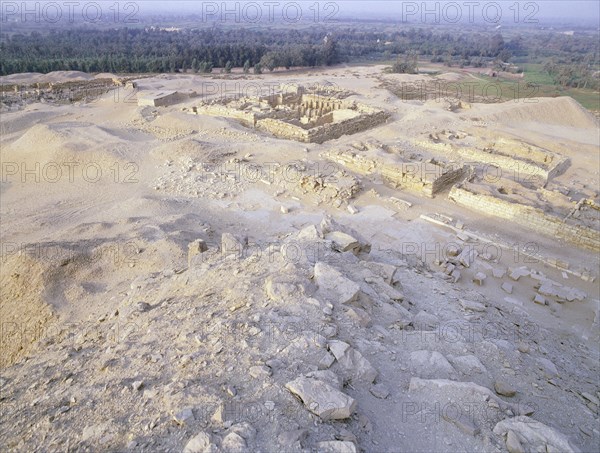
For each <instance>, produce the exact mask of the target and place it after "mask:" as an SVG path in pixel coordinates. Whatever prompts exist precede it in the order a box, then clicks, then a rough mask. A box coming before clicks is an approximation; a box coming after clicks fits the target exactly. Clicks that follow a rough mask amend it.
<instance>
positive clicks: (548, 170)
mask: <svg viewBox="0 0 600 453" xmlns="http://www.w3.org/2000/svg"><path fill="white" fill-rule="evenodd" d="M415 144H416V145H417V146H421V147H423V148H425V149H428V150H431V151H434V152H436V151H437V152H439V153H440V154H443V155H445V156H459V157H460V158H461V159H463V160H465V161H468V162H479V163H482V164H486V165H492V166H494V167H497V168H500V169H501V170H503V171H505V172H507V173H508V174H510V175H512V176H514V178H515V180H519V181H524V182H530V183H538V184H539V185H541V186H545V185H546V184H547V183H548V181H550V179H552V178H553V177H554V176H557V175H559V174H561V173H563V172H564V171H565V170H566V169H567V168H568V167H569V165H570V160H569V159H568V158H565V157H563V156H560V155H558V154H554V153H547V154H546V153H541V152H539V151H538V152H535V153H532V154H529V153H524V154H523V155H521V156H520V157H521V158H519V157H517V156H516V155H515V156H507V155H505V154H502V153H501V152H495V153H492V152H487V151H483V150H479V149H476V148H468V147H461V146H452V145H451V144H449V143H430V142H426V141H418V142H416V143H415ZM525 155H526V156H527V158H525V157H524V156H525ZM534 157H535V158H539V159H541V160H542V162H537V161H533V160H532V158H534Z"/></svg>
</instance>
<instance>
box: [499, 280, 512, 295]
mask: <svg viewBox="0 0 600 453" xmlns="http://www.w3.org/2000/svg"><path fill="white" fill-rule="evenodd" d="M501 288H502V291H504V292H505V293H508V294H512V292H513V285H512V284H510V283H508V282H504V283H502V286H501Z"/></svg>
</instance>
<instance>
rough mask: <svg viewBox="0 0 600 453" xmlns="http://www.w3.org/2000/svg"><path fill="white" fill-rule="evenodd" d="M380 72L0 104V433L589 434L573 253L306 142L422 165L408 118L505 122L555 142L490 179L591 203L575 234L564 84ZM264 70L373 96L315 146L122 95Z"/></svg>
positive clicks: (587, 256) (588, 346) (520, 136)
mask: <svg viewBox="0 0 600 453" xmlns="http://www.w3.org/2000/svg"><path fill="white" fill-rule="evenodd" d="M382 69H383V68H382V67H380V66H370V67H338V68H332V69H327V70H324V71H322V70H307V71H297V72H293V73H290V74H281V73H275V74H266V75H262V76H247V77H243V76H241V75H236V76H231V77H229V78H221V79H219V78H216V79H215V78H203V77H201V76H197V75H161V76H155V77H147V78H140V79H139V80H138V81H137V83H138V89H137V90H138V91H133V90H132V89H130V88H124V87H119V88H118V90H113V91H111V92H109V93H107V94H104V95H102V96H101V97H99V98H98V99H94V100H92V101H88V102H78V103H74V104H68V105H56V104H52V103H43V102H38V103H28V104H27V105H26V106H24V107H23V108H20V109H5V110H3V112H2V118H1V135H0V145H1V147H2V185H1V198H2V199H1V212H0V214H1V217H2V222H1V234H2V256H1V258H2V267H1V275H0V277H1V281H0V287H1V291H2V298H1V305H0V313H1V319H2V332H1V333H2V336H1V340H2V342H1V344H0V346H1V354H2V363H0V366H1V369H0V376H1V377H0V385H1V389H2V392H1V395H0V405H1V406H2V411H1V412H2V418H1V420H0V445H2V446H3V448H2V449H3V450H4V451H97V450H98V449H101V450H102V451H148V452H150V451H153V452H154V451H186V452H202V451H224V452H225V451H268V452H271V451H272V452H275V451H286V452H287V451H290V452H292V451H318V452H354V451H364V452H401V451H411V452H432V451H436V452H442V451H447V452H459V451H464V452H467V451H468V452H473V451H481V452H484V451H485V452H505V451H509V452H511V453H512V452H521V451H523V452H525V451H535V452H539V451H548V452H558V451H560V452H566V451H585V452H591V451H598V449H599V448H600V430H599V428H598V426H599V425H598V408H599V398H600V386H599V382H598V375H599V371H600V370H599V362H598V353H599V351H598V340H599V331H598V316H599V305H600V302H599V299H600V295H599V288H598V268H599V256H598V253H597V250H594V249H593V248H592V249H589V248H585V247H581V246H579V245H578V244H576V243H573V242H569V241H566V240H563V239H560V238H556V237H553V236H551V235H545V234H541V233H540V232H538V231H536V229H535V228H532V227H530V226H528V225H527V224H526V222H525V223H524V222H522V221H520V220H519V219H515V221H511V220H507V219H505V218H500V217H494V216H492V215H486V214H484V213H482V212H480V211H477V210H474V209H470V208H469V207H468V206H464V205H462V204H459V203H455V202H453V201H452V200H451V199H450V198H449V192H450V190H451V189H450V187H448V188H447V189H445V190H442V191H441V192H439V193H437V194H435V196H434V197H433V198H430V197H426V196H423V195H422V194H419V193H416V192H414V191H410V190H404V189H403V188H402V187H395V186H393V185H390V184H388V183H387V182H386V181H385V178H382V177H381V175H379V174H377V173H376V172H373V173H368V172H367V173H361V172H359V171H355V170H353V169H352V168H349V167H347V166H344V165H342V164H341V163H340V162H339V161H336V160H335V159H331V155H332V153H337V152H349V151H352V153H355V154H359V155H363V156H366V157H368V158H370V159H374V160H375V161H377V162H380V163H381V162H387V163H389V164H390V165H395V163H397V162H399V161H400V160H402V159H407V160H410V161H411V162H417V163H418V165H420V166H422V165H425V164H426V163H427V162H433V161H431V159H434V160H435V159H437V160H439V159H440V157H439V156H434V155H433V154H431V153H434V151H432V150H433V149H434V148H430V149H429V148H427V146H426V145H424V143H425V142H428V141H429V140H430V138H429V137H430V135H431V134H433V135H435V136H436V137H438V136H439V137H441V138H439V137H438V138H439V140H440V141H442V142H443V141H444V140H446V139H444V138H443V137H446V136H448V135H449V134H450V135H452V137H459V138H452V139H447V140H454V142H456V143H458V144H457V145H456V147H458V148H460V147H466V146H471V147H475V148H478V149H487V148H486V146H488V144H489V143H496V144H498V143H505V144H506V143H513V144H514V143H519V144H527V146H529V145H531V146H533V147H537V148H539V149H543V150H546V151H548V152H551V153H553V155H554V156H561V158H566V159H567V162H568V165H567V166H566V168H565V169H564V170H563V171H561V172H558V173H557V174H556V175H553V176H552V177H551V178H549V181H548V182H547V184H545V185H543V187H542V186H541V185H537V186H535V187H532V186H529V185H527V184H523V183H522V181H521V180H513V181H510V179H511V178H510V174H506V173H505V174H503V175H502V176H503V181H504V180H506V183H505V184H504V183H503V184H504V185H502V190H498V192H499V193H500V194H505V193H508V194H509V195H510V196H512V197H513V200H518V202H520V203H522V204H524V205H532V206H536V207H538V208H539V209H540V210H541V211H540V212H545V213H546V214H548V215H555V216H558V217H561V218H562V217H564V213H568V212H569V211H571V210H572V209H575V211H576V210H577V207H579V206H581V204H578V202H579V201H580V200H582V199H585V200H591V205H592V206H596V208H594V209H592V208H590V209H591V213H589V214H586V215H588V217H586V218H585V219H587V220H585V222H587V223H586V226H587V227H588V228H589V229H591V230H593V231H596V232H597V231H598V230H599V229H600V228H599V226H598V221H597V220H598V217H597V216H598V212H599V211H598V210H597V203H598V186H599V168H600V165H599V164H600V162H599V161H600V154H599V153H598V149H599V147H600V135H599V129H598V121H597V120H596V119H595V118H594V117H593V115H591V114H590V113H588V112H587V111H585V109H583V108H582V107H581V106H580V105H578V104H577V103H576V102H575V101H573V100H572V99H570V98H552V99H541V98H540V99H517V100H516V101H510V102H507V103H502V104H483V103H481V104H480V103H469V104H468V105H467V104H466V103H464V104H463V105H462V106H459V108H457V109H452V110H449V106H450V107H452V105H451V104H452V102H449V101H447V100H444V99H439V100H435V99H430V100H428V101H422V100H404V99H401V98H399V97H398V96H396V95H394V94H393V93H392V92H391V91H390V90H389V89H388V88H389V87H390V86H401V84H403V83H417V82H419V81H421V80H426V81H430V80H431V78H432V76H426V75H417V76H409V75H392V74H384V73H383V71H382ZM109 76H110V75H109ZM19 77H20V79H18V80H16V79H17V78H16V77H14V76H13V77H12V79H11V80H10V81H11V82H13V83H14V82H15V81H16V82H20V83H26V82H27V83H29V82H32V81H38V82H39V81H46V80H45V79H43V78H40V77H41V76H39V75H31V74H30V75H20V76H19ZM89 77H91V76H88V77H86V76H85V75H83V76H82V75H81V74H64V73H63V74H54V75H52V81H55V82H56V81H61V80H63V81H64V80H67V79H73V80H88V79H89ZM99 77H100V76H99ZM455 77H456V75H455V74H445V75H442V76H438V80H442V81H444V80H445V81H448V80H453V78H455ZM48 81H50V80H48ZM4 82H8V81H7V80H5V81H4ZM215 84H217V85H218V86H219V88H218V90H217V91H216V92H215V91H214V86H215ZM278 84H290V85H293V84H297V85H302V86H307V87H311V86H325V85H329V86H335V87H337V88H339V89H341V90H347V91H348V92H349V93H348V94H349V95H350V97H349V98H350V99H352V100H356V101H357V102H360V103H364V104H366V105H369V106H371V107H374V108H378V109H381V110H384V111H385V112H387V113H388V114H389V118H388V120H387V121H386V122H385V123H383V124H381V125H378V126H376V127H373V128H371V129H368V130H365V131H362V132H358V133H356V134H353V135H344V136H342V137H340V138H337V139H334V140H329V141H326V142H325V143H323V144H316V143H301V142H296V141H292V140H283V139H280V138H277V137H274V136H272V135H270V134H268V133H265V132H261V131H258V130H255V129H252V128H248V127H246V126H244V125H242V124H240V123H239V122H238V121H236V120H234V119H230V118H222V117H214V116H206V115H191V114H190V110H191V109H192V108H193V107H194V106H195V105H197V104H198V103H199V102H200V101H201V100H205V99H204V96H201V97H200V98H192V99H187V100H184V101H183V102H179V103H176V104H174V105H171V106H167V107H152V106H144V107H139V106H138V105H137V103H136V99H137V95H138V94H139V93H143V92H146V91H159V90H162V91H165V90H180V91H181V90H196V91H198V92H199V93H201V94H202V93H203V94H206V93H208V92H209V91H208V90H210V93H213V96H214V97H220V96H222V95H223V93H224V91H223V87H226V90H227V91H228V92H229V94H231V92H233V93H234V94H235V93H239V92H240V89H241V90H245V91H244V92H252V90H254V89H255V88H256V87H257V86H258V87H261V88H263V89H266V90H268V87H273V86H275V85H278ZM240 87H241V88H240ZM386 87H387V88H386ZM203 90H204V91H203ZM448 131H452V132H450V133H448ZM503 140H504V142H503ZM457 141H458V142H457ZM498 146H500V145H498ZM506 146H508V145H506ZM537 148H536V149H537ZM453 149H454V148H453ZM453 156H454V155H453ZM453 156H450V157H449V156H446V157H445V159H446V160H448V161H453V162H454V161H455V160H456V161H458V160H457V159H455V157H453ZM462 160H463V161H464V160H465V158H462ZM419 168H422V167H419ZM473 178H475V179H471V180H470V181H469V184H472V185H473V187H483V186H484V184H483V182H485V181H483V182H482V180H481V178H479V179H477V177H476V176H474V177H473ZM494 187H496V186H494ZM498 187H499V186H498ZM494 190H496V188H495V189H494ZM498 196H499V197H500V196H501V195H498ZM507 196H508V195H507ZM594 203H596V204H594ZM578 221H579V222H584V220H581V219H580V220H578ZM581 224H582V225H583V223H581ZM593 231H592V234H593ZM449 244H450V249H452V247H454V249H452V251H451V252H449V250H450V249H449V248H448V247H449ZM459 269H460V272H459V273H458V274H457V273H454V271H455V270H456V271H458V270H459ZM481 274H483V277H482V275H481ZM543 288H546V292H545V293H544V290H543ZM548 288H550V289H549V290H548ZM541 293H544V294H542V295H541ZM536 297H537V302H534V299H535V298H536ZM540 298H541V302H540Z"/></svg>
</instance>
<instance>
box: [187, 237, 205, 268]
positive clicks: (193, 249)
mask: <svg viewBox="0 0 600 453" xmlns="http://www.w3.org/2000/svg"><path fill="white" fill-rule="evenodd" d="M207 250H208V246H207V245H206V242H204V241H203V240H202V239H196V240H195V241H194V242H190V243H189V244H188V267H191V266H192V262H193V261H194V258H195V257H196V256H197V255H200V254H201V253H204V252H206V251H207Z"/></svg>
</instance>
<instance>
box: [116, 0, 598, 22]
mask: <svg viewBox="0 0 600 453" xmlns="http://www.w3.org/2000/svg"><path fill="white" fill-rule="evenodd" d="M268 1H271V3H273V5H272V6H267V5H266V3H267V2H268ZM122 3H125V2H122ZM136 3H137V4H138V5H139V7H140V12H144V11H151V10H162V11H170V12H178V11H180V12H182V13H183V12H188V11H195V12H202V11H203V10H204V12H205V13H209V12H211V11H212V8H215V7H216V8H217V13H218V14H220V13H221V9H224V8H223V7H222V5H223V4H226V5H227V8H234V6H233V5H234V4H236V3H237V4H239V5H240V6H239V8H243V7H244V5H247V4H249V3H253V4H255V5H259V6H260V8H261V10H262V14H263V16H265V17H266V15H267V14H268V13H269V8H272V12H273V13H274V14H275V16H278V15H281V9H282V8H283V7H284V5H290V4H292V3H297V4H300V5H301V8H302V13H303V19H306V18H307V17H310V16H312V15H314V11H315V10H314V8H315V6H314V5H317V6H318V9H319V10H320V14H321V15H327V14H332V15H334V16H336V17H348V16H357V17H376V16H379V17H386V18H390V19H394V18H398V19H399V20H401V19H402V18H403V17H404V18H406V19H407V20H408V21H411V22H426V23H431V22H433V21H434V20H435V19H436V13H435V12H434V11H436V8H437V11H438V13H437V14H439V16H438V17H439V19H440V22H442V23H443V22H446V23H448V22H452V21H454V20H456V18H457V17H460V18H461V19H462V20H463V21H467V20H469V19H470V18H473V19H474V20H475V22H488V23H494V22H497V23H509V22H515V21H519V22H523V21H525V20H528V21H529V23H531V22H530V21H532V20H536V19H537V20H538V21H539V22H540V23H541V24H543V23H544V22H545V21H547V20H550V19H553V20H556V19H563V20H564V21H565V22H574V23H577V22H581V23H583V22H585V23H586V24H587V25H590V24H591V25H598V26H599V27H600V0H536V1H528V0H526V1H517V0H499V1H498V0H497V1H487V0H456V1H449V0H442V1H432V0H426V1H420V0H415V1H404V0H391V1H382V0H375V1H368V0H336V1H328V0H323V1H317V0H299V1H298V0H297V1H295V2H294V1H287V0H256V1H235V2H234V1H231V0H229V1H225V2H223V1H222V0H214V1H200V0H195V1H181V0H176V1H156V0H140V1H138V2H136ZM330 4H335V6H333V5H330ZM498 5H499V6H500V8H498ZM311 6H312V9H311ZM248 8H249V9H248V10H247V11H248V14H251V13H252V14H253V13H254V11H255V9H252V8H250V7H248ZM289 8H290V9H289V13H290V14H293V13H294V7H293V6H289ZM428 11H431V12H430V13H429V14H427V12H428ZM423 14H425V15H423Z"/></svg>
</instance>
